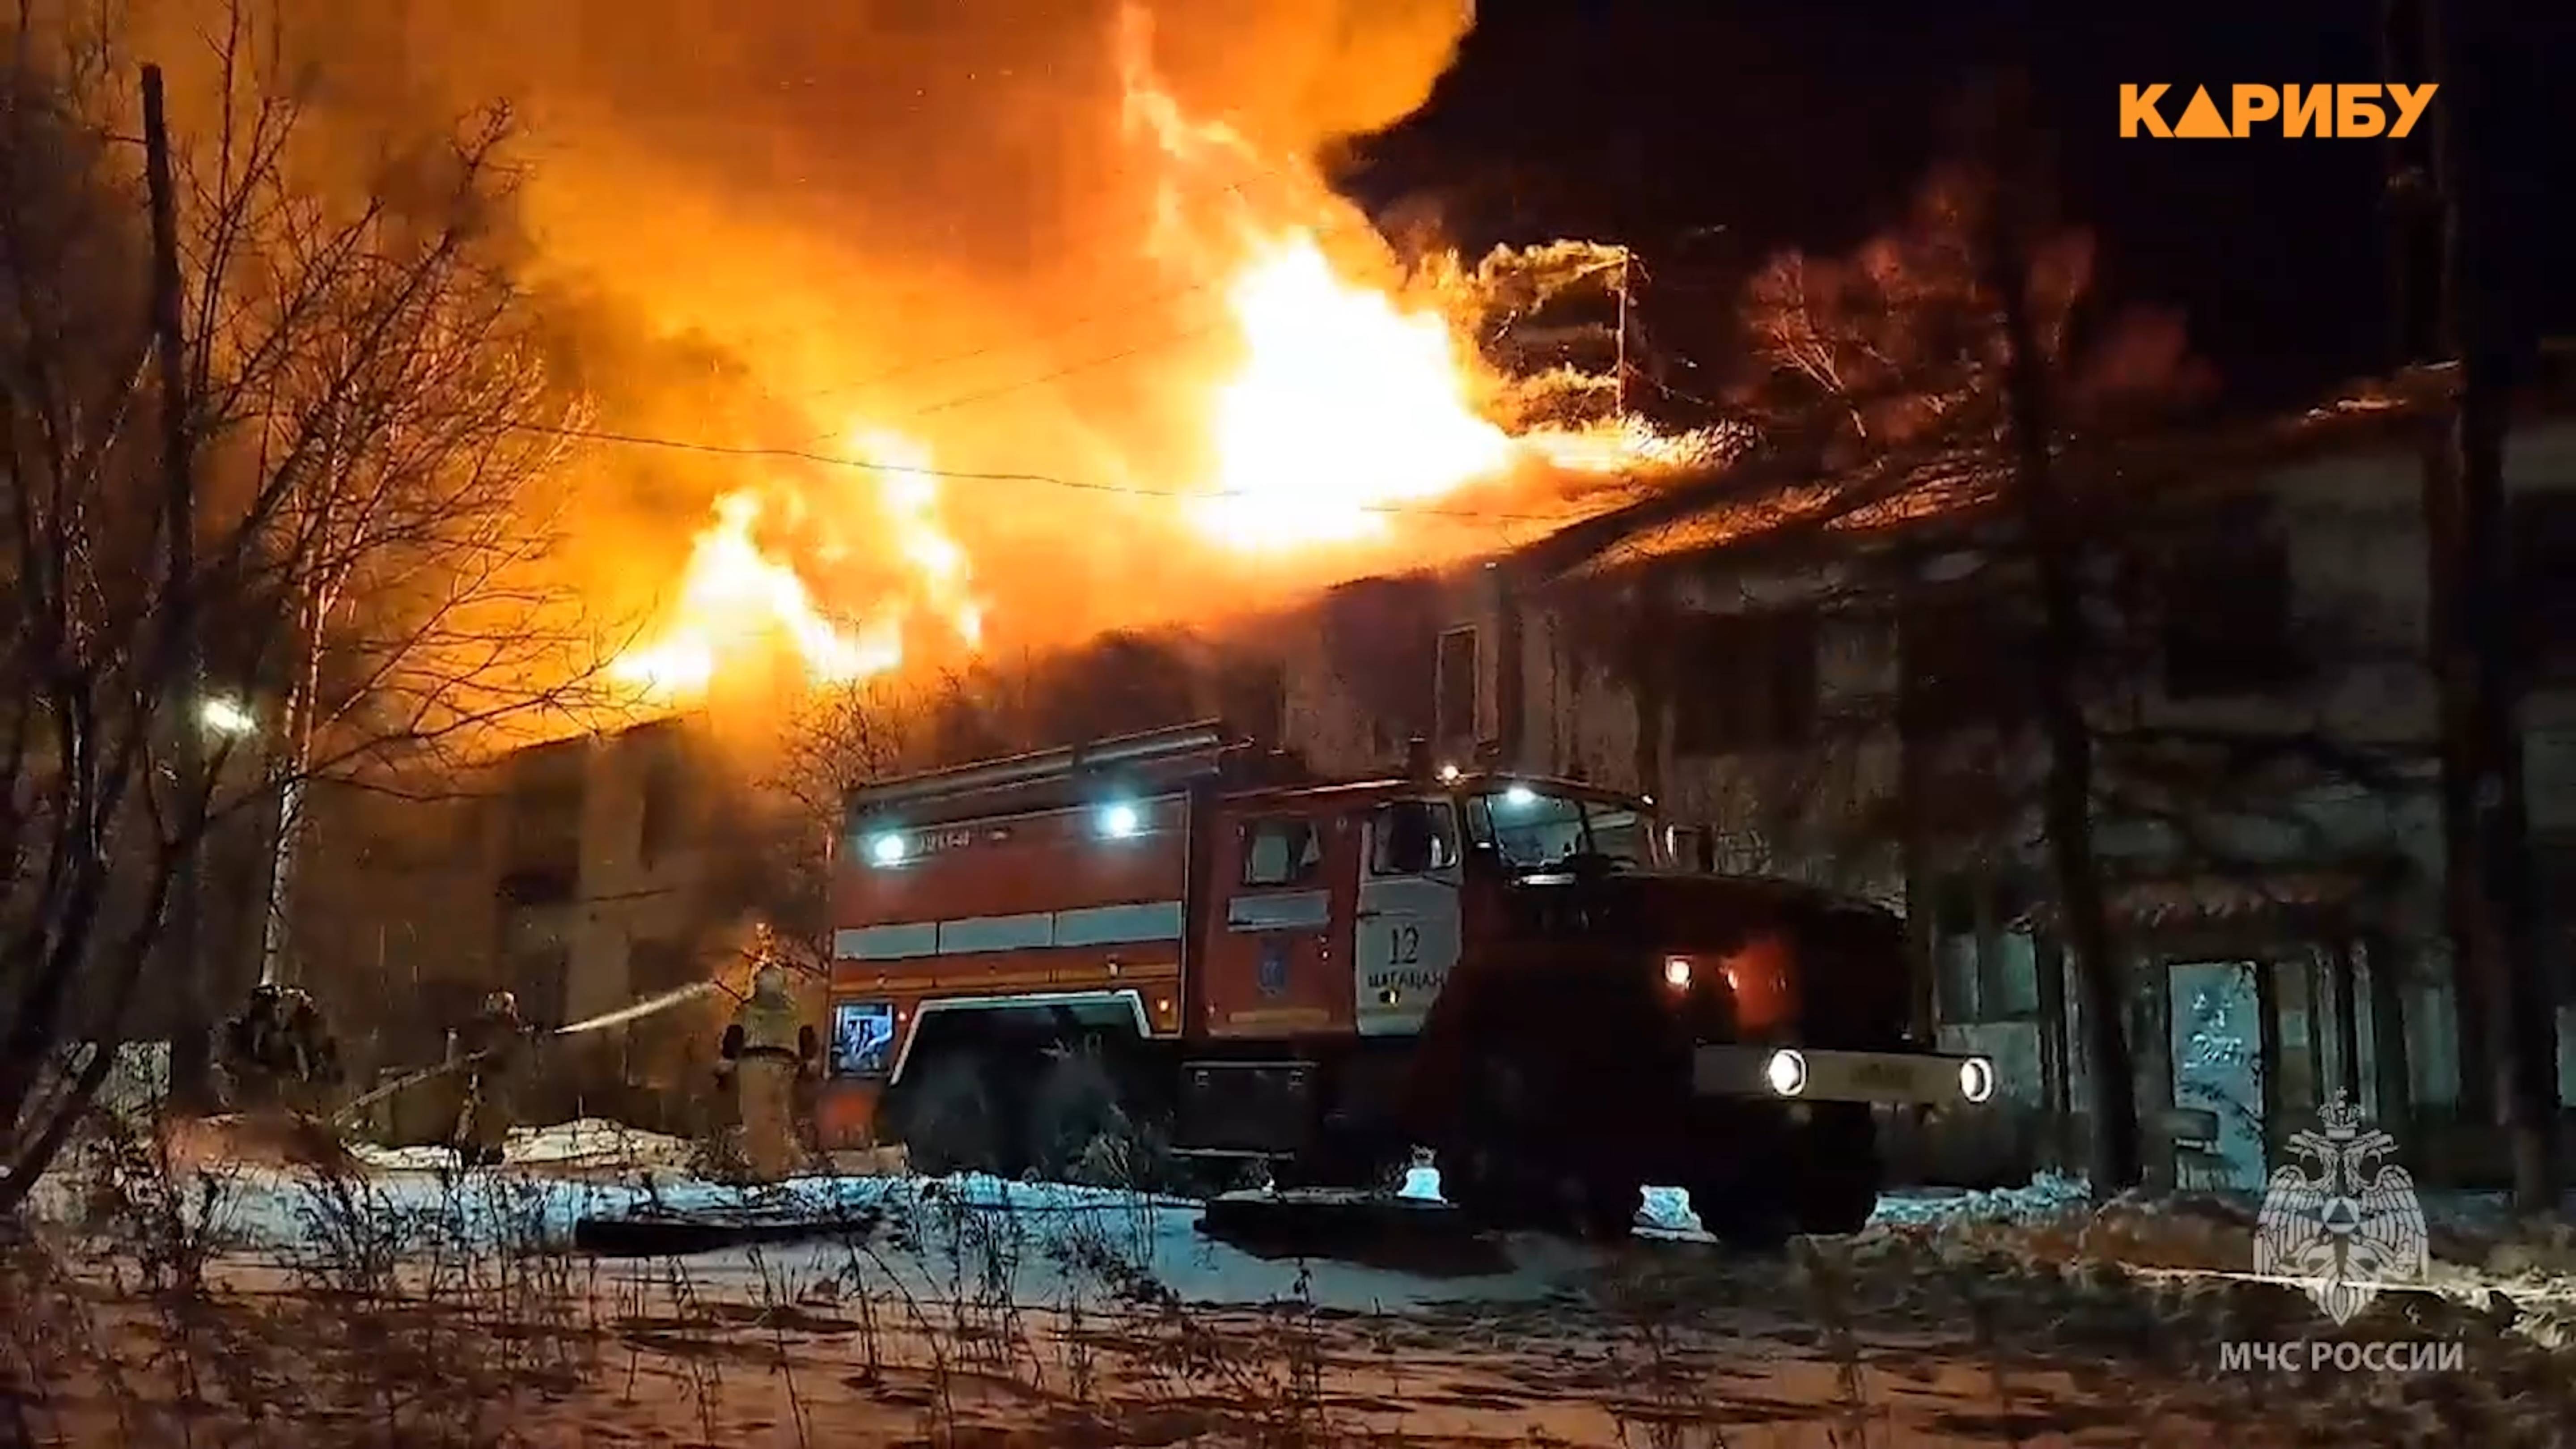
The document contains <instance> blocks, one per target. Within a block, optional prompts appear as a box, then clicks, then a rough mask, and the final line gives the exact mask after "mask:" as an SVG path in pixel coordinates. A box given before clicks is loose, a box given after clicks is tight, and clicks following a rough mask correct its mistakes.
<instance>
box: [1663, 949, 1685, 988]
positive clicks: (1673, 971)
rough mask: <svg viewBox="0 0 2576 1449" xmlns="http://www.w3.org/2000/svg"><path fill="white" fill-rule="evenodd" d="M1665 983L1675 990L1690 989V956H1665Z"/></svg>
mask: <svg viewBox="0 0 2576 1449" xmlns="http://www.w3.org/2000/svg"><path fill="white" fill-rule="evenodd" d="M1664 984H1665V985H1666V986H1669V987H1671V988H1672V989H1674V990H1675V991H1688V990H1689V989H1690V984H1691V963H1690V958H1689V957H1688V956H1667V957H1665V958H1664Z"/></svg>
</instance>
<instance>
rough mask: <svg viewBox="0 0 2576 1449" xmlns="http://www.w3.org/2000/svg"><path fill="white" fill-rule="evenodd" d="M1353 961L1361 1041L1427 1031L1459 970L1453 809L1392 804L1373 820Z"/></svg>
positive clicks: (1443, 804)
mask: <svg viewBox="0 0 2576 1449" xmlns="http://www.w3.org/2000/svg"><path fill="white" fill-rule="evenodd" d="M1361 871H1362V874H1361V877H1360V890H1359V941H1358V949H1357V950H1356V951H1355V952H1354V953H1353V967H1354V969H1355V971H1356V973H1357V980H1356V981H1355V982H1354V985H1355V986H1356V988H1357V991H1358V995H1359V1010H1358V1025H1359V1030H1360V1034H1361V1035H1363V1036H1400V1035H1404V1034H1407V1033H1413V1032H1419V1031H1420V1030H1422V1021H1423V1018H1424V1017H1425V1016H1427V1015H1429V1014H1430V1011H1431V1003H1432V1001H1433V1000H1435V999H1436V998H1437V997H1438V996H1439V995H1440V988H1441V986H1442V985H1443V984H1444V983H1446V982H1447V981H1448V979H1449V972H1450V970H1451V968H1453V967H1455V966H1456V965H1457V964H1458V950H1459V942H1460V930H1459V910H1458V906H1459V892H1460V889H1461V886H1462V884H1463V877H1462V875H1461V872H1460V865H1459V852H1458V824H1457V815H1456V811H1455V807H1454V806H1452V805H1451V803H1450V802H1449V801H1447V800H1445V799H1438V798H1428V799H1419V800H1392V801H1389V802H1387V803H1386V804H1384V805H1381V806H1379V807H1378V808H1377V809H1376V810H1375V811H1373V812H1371V813H1370V815H1369V821H1368V850H1367V859H1366V860H1365V861H1363V862H1362V864H1361Z"/></svg>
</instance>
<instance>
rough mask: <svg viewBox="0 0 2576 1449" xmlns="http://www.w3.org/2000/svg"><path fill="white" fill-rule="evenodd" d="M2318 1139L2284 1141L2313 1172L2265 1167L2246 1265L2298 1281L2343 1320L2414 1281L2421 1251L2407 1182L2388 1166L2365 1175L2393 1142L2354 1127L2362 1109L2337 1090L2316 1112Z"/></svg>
mask: <svg viewBox="0 0 2576 1449" xmlns="http://www.w3.org/2000/svg"><path fill="white" fill-rule="evenodd" d="M2317 1116H2318V1119H2319V1120H2320V1121H2321V1122H2322V1123H2323V1124H2324V1126H2325V1131H2324V1133H2323V1134H2322V1135H2320V1134H2318V1133H2315V1132H2294V1133H2292V1134H2291V1135H2290V1146H2291V1148H2293V1149H2294V1150H2295V1151H2297V1152H2298V1154H2299V1155H2300V1156H2302V1157H2304V1158H2307V1159H2308V1160H2309V1162H2311V1163H2313V1164H2314V1165H2315V1166H2316V1167H2317V1169H2318V1170H2319V1173H2320V1174H2321V1175H2316V1176H2311V1175H2310V1174H2309V1173H2308V1172H2307V1171H2305V1170H2304V1169H2302V1168H2300V1167H2297V1166H2283V1167H2279V1168H2275V1169H2274V1170H2273V1172H2272V1179H2271V1185H2270V1187H2269V1189H2268V1190H2267V1191H2266V1192H2265V1193H2264V1195H2263V1215H2262V1218H2261V1220H2260V1221H2259V1222H2258V1223H2257V1224H2256V1226H2255V1229H2254V1271H2255V1272H2256V1273H2257V1274H2260V1275H2262V1276H2264V1277H2277V1278H2285V1279H2289V1280H2292V1281H2295V1282H2298V1283H2301V1284H2303V1285H2305V1286H2306V1288H2307V1290H2308V1296H2309V1297H2311V1298H2313V1299H2315V1300H2316V1301H2317V1306H2318V1307H2319V1308H2322V1309H2324V1310H2325V1311H2326V1313H2327V1314H2328V1315H2329V1316H2330V1317H2332V1318H2333V1319H2334V1321H2335V1322H2336V1323H2338V1324H2343V1323H2349V1322H2351V1321H2352V1317H2353V1315H2354V1314H2356V1313H2359V1312H2360V1311H2361V1310H2362V1308H2363V1307H2364V1306H2366V1305H2367V1304H2368V1303H2369V1302H2370V1300H2371V1299H2373V1298H2375V1297H2377V1296H2378V1295H2379V1290H2380V1289H2381V1288H2383V1287H2387V1286H2390V1285H2397V1284H2409V1283H2420V1282H2422V1281H2423V1279H2424V1270H2425V1265H2426V1260H2427V1258H2428V1256H2429V1253H2428V1250H2427V1244H2426V1238H2425V1231H2424V1205H2423V1204H2422V1202H2420V1201H2419V1200H2417V1198H2416V1196H2415V1178H2414V1175H2413V1174H2411V1173H2409V1172H2408V1171H2407V1170H2406V1169H2405V1168H2403V1167H2400V1166H2398V1165H2397V1164H2396V1163H2394V1162H2382V1163H2380V1164H2379V1165H2378V1168H2377V1170H2376V1171H2371V1170H2370V1166H2371V1160H2372V1159H2373V1158H2380V1157H2385V1156H2386V1155H2387V1154H2389V1153H2392V1152H2394V1151H2396V1150H2397V1139H2396V1138H2394V1137H2391V1136H2389V1135H2388V1134H2387V1133H2385V1132H2382V1131H2380V1130H2378V1129H2377V1128H2372V1129H2370V1130H2368V1131H2364V1130H2362V1125H2361V1110H2360V1109H2359V1108H2357V1107H2354V1106H2353V1105H2351V1104H2350V1103H2349V1102H2347V1101H2346V1100H2345V1099H2344V1094H2343V1093H2341V1092H2337V1093H2336V1094H2335V1097H2334V1100H2333V1101H2331V1102H2329V1103H2327V1104H2326V1106H2325V1109H2324V1110H2323V1111H2321V1112H2319V1113H2318V1114H2317Z"/></svg>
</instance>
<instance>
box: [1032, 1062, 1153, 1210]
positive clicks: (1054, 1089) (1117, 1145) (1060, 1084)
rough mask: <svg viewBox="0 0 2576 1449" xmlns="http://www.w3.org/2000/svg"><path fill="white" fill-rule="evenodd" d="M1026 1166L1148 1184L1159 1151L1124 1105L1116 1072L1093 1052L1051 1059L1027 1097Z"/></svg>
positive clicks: (1046, 1175) (1075, 1179)
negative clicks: (1027, 1161)
mask: <svg viewBox="0 0 2576 1449" xmlns="http://www.w3.org/2000/svg"><path fill="white" fill-rule="evenodd" d="M1028 1127H1029V1139H1028V1148H1029V1150H1028V1158H1029V1168H1030V1170H1031V1171H1032V1172H1034V1173H1035V1174H1036V1175H1037V1176H1038V1177H1039V1178H1041V1179H1043V1180H1045V1181H1049V1182H1071V1183H1080V1184H1082V1185H1084V1186H1087V1187H1122V1188H1138V1189H1146V1188H1152V1187H1154V1186H1155V1185H1156V1183H1157V1180H1158V1179H1159V1178H1160V1177H1161V1176H1163V1175H1164V1174H1162V1173H1161V1172H1160V1169H1159V1159H1160V1157H1161V1151H1160V1148H1159V1145H1158V1144H1157V1143H1155V1142H1154V1141H1153V1140H1152V1135H1153V1134H1151V1133H1149V1132H1147V1131H1145V1130H1144V1129H1143V1126H1142V1124H1140V1123H1139V1122H1138V1121H1137V1120H1136V1118H1135V1117H1134V1116H1133V1115H1131V1114H1130V1112H1129V1111H1128V1104H1127V1102H1126V1100H1125V1094H1124V1093H1122V1092H1121V1091H1120V1090H1119V1084H1118V1078H1117V1076H1116V1074H1115V1073H1113V1072H1112V1071H1110V1069H1109V1066H1108V1064H1107V1063H1106V1062H1103V1061H1102V1060H1101V1059H1100V1057H1099V1056H1098V1055H1097V1054H1096V1053H1093V1052H1088V1051H1070V1052H1067V1053H1065V1054H1064V1055H1062V1056H1060V1057H1057V1058H1056V1059H1055V1060H1054V1061H1053V1062H1052V1063H1050V1064H1049V1065H1048V1067H1047V1070H1046V1076H1045V1077H1044V1078H1043V1079H1042V1080H1041V1081H1040V1082H1039V1083H1038V1089H1037V1093H1036V1095H1035V1096H1034V1097H1033V1098H1031V1099H1030V1103H1029V1123H1028Z"/></svg>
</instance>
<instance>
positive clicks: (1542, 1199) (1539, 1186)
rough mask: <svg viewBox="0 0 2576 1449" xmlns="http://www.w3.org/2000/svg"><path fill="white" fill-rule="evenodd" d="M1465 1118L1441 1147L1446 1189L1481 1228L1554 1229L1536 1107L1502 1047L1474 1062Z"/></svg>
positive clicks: (1553, 1201) (1553, 1198)
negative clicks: (1534, 1144)
mask: <svg viewBox="0 0 2576 1449" xmlns="http://www.w3.org/2000/svg"><path fill="white" fill-rule="evenodd" d="M1465 1080H1466V1082H1467V1084H1468V1085H1467V1089H1466V1091H1465V1092H1464V1093H1463V1094H1462V1096H1461V1097H1460V1113H1459V1116H1460V1120H1459V1121H1457V1122H1456V1123H1453V1124H1452V1128H1453V1132H1452V1136H1451V1140H1450V1141H1449V1143H1448V1144H1447V1145H1445V1146H1443V1147H1442V1148H1441V1149H1440V1150H1439V1153H1438V1156H1437V1159H1436V1160H1437V1162H1438V1164H1439V1167H1440V1195H1441V1196H1442V1197H1444V1198H1447V1199H1448V1200H1449V1202H1450V1204H1451V1205H1452V1206H1454V1207H1456V1208H1457V1209H1458V1210H1459V1211H1460V1212H1462V1213H1464V1214H1466V1215H1467V1217H1468V1219H1469V1220H1470V1221H1472V1222H1474V1223H1476V1224H1477V1225H1478V1226H1480V1227H1488V1228H1496V1229H1501V1230H1505V1231H1510V1230H1514V1229H1527V1228H1554V1227H1557V1226H1558V1225H1559V1222H1560V1215H1559V1213H1558V1211H1557V1209H1558V1208H1559V1207H1560V1206H1561V1204H1560V1203H1559V1202H1558V1201H1557V1198H1558V1194H1557V1193H1556V1192H1555V1191H1553V1189H1554V1187H1555V1186H1556V1185H1555V1184H1554V1183H1553V1182H1552V1181H1550V1180H1549V1179H1548V1178H1547V1176H1546V1175H1545V1174H1544V1173H1543V1172H1542V1171H1540V1169H1539V1166H1538V1164H1537V1163H1535V1162H1533V1161H1532V1160H1531V1155H1530V1152H1529V1149H1528V1139H1529V1136H1530V1133H1531V1132H1532V1131H1533V1130H1534V1128H1535V1126H1536V1123H1535V1122H1534V1120H1533V1118H1534V1115H1535V1113H1534V1107H1533V1104H1532V1103H1531V1102H1530V1101H1529V1094H1528V1090H1527V1087H1528V1083H1527V1082H1526V1080H1525V1078H1524V1074H1523V1073H1522V1071H1521V1070H1520V1069H1519V1067H1518V1066H1516V1065H1515V1064H1514V1063H1512V1062H1511V1061H1509V1060H1507V1059H1506V1058H1505V1057H1504V1056H1502V1055H1501V1054H1499V1053H1496V1052H1491V1051H1488V1052H1482V1053H1479V1054H1478V1055H1477V1056H1476V1057H1475V1058H1473V1059H1472V1060H1471V1061H1470V1062H1469V1063H1468V1068H1467V1072H1466V1074H1465Z"/></svg>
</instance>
